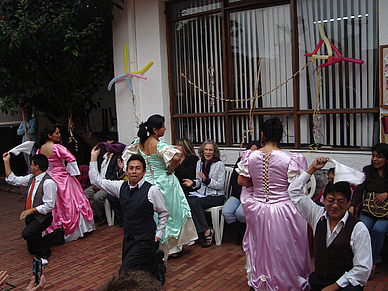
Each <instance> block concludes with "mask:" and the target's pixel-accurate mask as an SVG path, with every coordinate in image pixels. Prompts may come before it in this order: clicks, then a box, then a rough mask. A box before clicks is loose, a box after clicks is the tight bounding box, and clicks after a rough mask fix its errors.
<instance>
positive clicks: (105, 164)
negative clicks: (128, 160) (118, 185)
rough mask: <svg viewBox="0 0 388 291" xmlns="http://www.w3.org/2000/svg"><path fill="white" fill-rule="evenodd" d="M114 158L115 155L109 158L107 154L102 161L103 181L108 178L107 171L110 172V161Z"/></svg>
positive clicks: (101, 173) (101, 172)
mask: <svg viewBox="0 0 388 291" xmlns="http://www.w3.org/2000/svg"><path fill="white" fill-rule="evenodd" d="M112 156H113V154H112V153H110V155H109V158H108V153H105V155H104V159H103V160H102V163H101V170H100V175H101V177H102V178H103V179H104V178H105V176H106V171H107V170H108V166H109V163H110V160H111V159H112Z"/></svg>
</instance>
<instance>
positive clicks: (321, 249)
mask: <svg viewBox="0 0 388 291" xmlns="http://www.w3.org/2000/svg"><path fill="white" fill-rule="evenodd" d="M327 161H328V158H317V159H315V160H314V162H313V163H312V164H311V166H310V167H309V168H308V169H307V170H306V171H305V172H303V173H302V174H301V175H300V176H299V177H298V178H296V179H295V180H294V181H293V182H292V183H291V184H290V186H289V187H288V193H289V195H290V198H291V201H292V203H294V205H295V207H296V208H297V209H298V211H299V212H300V214H301V215H302V216H303V217H304V218H305V219H306V221H307V222H308V224H309V225H310V226H311V228H312V229H313V231H314V258H315V272H313V273H312V274H311V275H310V278H309V282H310V284H311V290H312V291H315V290H325V291H329V290H363V286H365V284H366V282H367V280H368V278H369V274H370V272H371V269H372V249H371V239H370V235H369V232H368V229H367V228H366V226H365V225H364V224H363V223H362V222H361V221H360V220H359V219H358V218H357V217H355V216H354V215H353V214H351V213H349V212H348V207H349V202H350V195H351V192H350V187H349V183H347V182H337V183H335V184H334V185H333V184H332V183H331V184H328V186H327V187H329V188H328V189H327V190H328V191H327V192H326V193H327V194H326V196H325V200H324V205H325V207H321V206H318V205H317V204H315V203H314V202H313V201H312V200H311V199H310V198H309V197H308V196H306V195H305V194H304V191H303V187H304V186H305V185H306V183H307V182H308V180H309V179H310V177H311V175H312V174H313V173H314V172H315V171H316V170H320V169H322V168H323V167H324V166H325V164H326V163H327Z"/></svg>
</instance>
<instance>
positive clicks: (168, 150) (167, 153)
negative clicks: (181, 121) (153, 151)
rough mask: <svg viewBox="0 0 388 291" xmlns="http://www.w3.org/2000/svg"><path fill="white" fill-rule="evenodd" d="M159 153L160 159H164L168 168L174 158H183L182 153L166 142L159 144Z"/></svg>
mask: <svg viewBox="0 0 388 291" xmlns="http://www.w3.org/2000/svg"><path fill="white" fill-rule="evenodd" d="M157 153H158V156H159V157H162V158H163V161H164V163H165V164H166V166H169V165H170V164H171V160H172V158H173V157H174V155H176V154H177V155H178V156H179V157H180V156H181V152H180V151H179V150H177V149H176V148H174V147H173V146H171V145H168V144H167V143H166V142H165V141H164V140H163V141H160V142H158V146H157Z"/></svg>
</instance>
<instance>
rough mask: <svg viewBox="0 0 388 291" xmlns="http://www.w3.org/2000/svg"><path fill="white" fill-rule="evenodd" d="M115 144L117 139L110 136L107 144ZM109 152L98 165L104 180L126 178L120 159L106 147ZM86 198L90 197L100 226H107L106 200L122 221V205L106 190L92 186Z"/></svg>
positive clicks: (88, 189) (96, 220)
mask: <svg viewBox="0 0 388 291" xmlns="http://www.w3.org/2000/svg"><path fill="white" fill-rule="evenodd" d="M114 142H115V137H114V136H113V135H108V136H107V138H106V143H109V144H113V143H114ZM105 148H106V150H107V152H106V153H105V154H104V156H103V158H102V160H101V161H99V163H98V170H99V171H100V175H101V177H102V178H103V179H108V180H120V179H122V178H123V177H124V175H123V170H122V168H120V167H119V164H118V163H117V159H119V158H120V157H119V156H117V155H115V154H114V153H112V152H111V151H109V148H107V147H105ZM84 193H85V195H86V197H88V199H89V202H90V205H91V206H92V209H93V214H94V222H95V223H97V224H98V225H99V226H102V225H104V224H106V222H107V221H106V215H105V208H104V203H105V199H108V200H109V202H110V203H111V206H112V208H113V210H114V211H115V213H116V216H117V221H121V220H122V213H121V209H120V203H119V201H117V199H116V197H110V198H108V196H112V195H110V194H108V193H107V192H106V191H105V190H103V189H100V188H99V187H97V186H96V185H93V184H92V185H91V186H90V187H89V188H87V189H85V191H84Z"/></svg>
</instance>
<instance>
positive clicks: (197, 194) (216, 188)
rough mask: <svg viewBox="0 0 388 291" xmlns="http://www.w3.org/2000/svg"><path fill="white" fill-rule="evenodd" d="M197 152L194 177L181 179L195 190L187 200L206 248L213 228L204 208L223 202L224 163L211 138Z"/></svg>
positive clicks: (210, 240) (210, 241) (211, 237)
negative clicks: (209, 224) (197, 159)
mask: <svg viewBox="0 0 388 291" xmlns="http://www.w3.org/2000/svg"><path fill="white" fill-rule="evenodd" d="M198 154H199V157H200V160H199V161H198V162H197V168H196V173H197V174H196V179H195V180H190V179H183V181H184V183H183V185H185V186H186V187H192V188H193V190H196V191H192V192H190V193H189V198H188V202H189V205H190V207H191V212H192V215H193V220H194V224H195V227H196V228H197V232H198V233H203V236H204V242H203V244H202V247H204V248H208V247H210V246H211V244H212V242H213V235H214V230H213V229H211V228H210V227H209V226H208V224H207V222H206V217H205V212H204V209H206V208H209V207H213V206H219V205H222V204H223V203H224V200H225V193H224V184H225V165H224V163H223V162H221V160H220V151H219V150H218V147H217V144H216V143H215V142H214V141H213V140H206V141H205V142H204V143H203V144H202V145H201V147H200V148H199V150H198Z"/></svg>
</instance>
